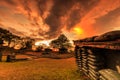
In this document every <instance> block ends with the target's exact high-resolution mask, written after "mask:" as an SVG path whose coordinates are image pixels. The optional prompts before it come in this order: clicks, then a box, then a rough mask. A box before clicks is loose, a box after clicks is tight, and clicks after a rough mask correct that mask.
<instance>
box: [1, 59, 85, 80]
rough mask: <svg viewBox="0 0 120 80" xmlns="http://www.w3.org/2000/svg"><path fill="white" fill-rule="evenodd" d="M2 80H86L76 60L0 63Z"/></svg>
mask: <svg viewBox="0 0 120 80" xmlns="http://www.w3.org/2000/svg"><path fill="white" fill-rule="evenodd" d="M0 80H85V79H83V76H81V75H80V74H79V73H78V72H77V67H76V63H75V59H74V58H68V59H50V58H39V59H34V60H30V61H19V62H11V63H7V62H0Z"/></svg>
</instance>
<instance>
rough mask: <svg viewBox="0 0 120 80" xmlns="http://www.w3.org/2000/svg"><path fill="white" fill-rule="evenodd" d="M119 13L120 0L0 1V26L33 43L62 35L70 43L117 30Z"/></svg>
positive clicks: (119, 24) (119, 19)
mask: <svg viewBox="0 0 120 80" xmlns="http://www.w3.org/2000/svg"><path fill="white" fill-rule="evenodd" d="M119 14H120V0H116V1H114V0H70V1H69V0H1V1H0V27H1V28H5V29H7V30H9V31H10V32H12V33H13V34H17V35H20V36H28V37H32V38H34V39H37V40H38V39H39V40H48V39H54V38H57V37H58V36H59V35H60V34H61V33H64V32H66V33H67V35H66V36H67V37H68V38H70V39H71V40H72V39H75V38H76V39H79V38H83V37H88V36H93V35H98V34H101V33H103V32H107V31H112V30H116V29H117V30H120V28H119V26H120V23H119V21H120V15H119ZM78 24H79V25H80V26H78ZM76 25H77V26H76ZM117 27H118V28H117ZM80 34H82V36H79V35H80Z"/></svg>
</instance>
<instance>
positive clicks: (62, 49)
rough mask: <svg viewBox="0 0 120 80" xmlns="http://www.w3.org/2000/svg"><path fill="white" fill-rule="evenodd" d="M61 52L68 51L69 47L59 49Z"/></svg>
mask: <svg viewBox="0 0 120 80" xmlns="http://www.w3.org/2000/svg"><path fill="white" fill-rule="evenodd" d="M59 53H61V54H63V53H68V49H67V48H64V47H62V48H60V49H59Z"/></svg>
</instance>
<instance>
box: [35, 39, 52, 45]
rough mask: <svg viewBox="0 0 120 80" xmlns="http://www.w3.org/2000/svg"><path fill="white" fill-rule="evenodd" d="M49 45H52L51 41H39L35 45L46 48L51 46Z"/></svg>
mask: <svg viewBox="0 0 120 80" xmlns="http://www.w3.org/2000/svg"><path fill="white" fill-rule="evenodd" d="M49 43H50V40H49V41H47V40H46V41H37V42H36V43H35V45H36V46H39V45H42V44H45V45H46V46H49Z"/></svg>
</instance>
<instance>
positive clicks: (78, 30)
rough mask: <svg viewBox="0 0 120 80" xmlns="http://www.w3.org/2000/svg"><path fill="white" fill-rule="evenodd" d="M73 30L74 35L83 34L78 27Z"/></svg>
mask: <svg viewBox="0 0 120 80" xmlns="http://www.w3.org/2000/svg"><path fill="white" fill-rule="evenodd" d="M73 30H74V32H75V33H76V34H83V29H81V28H80V27H75V28H73Z"/></svg>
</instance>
